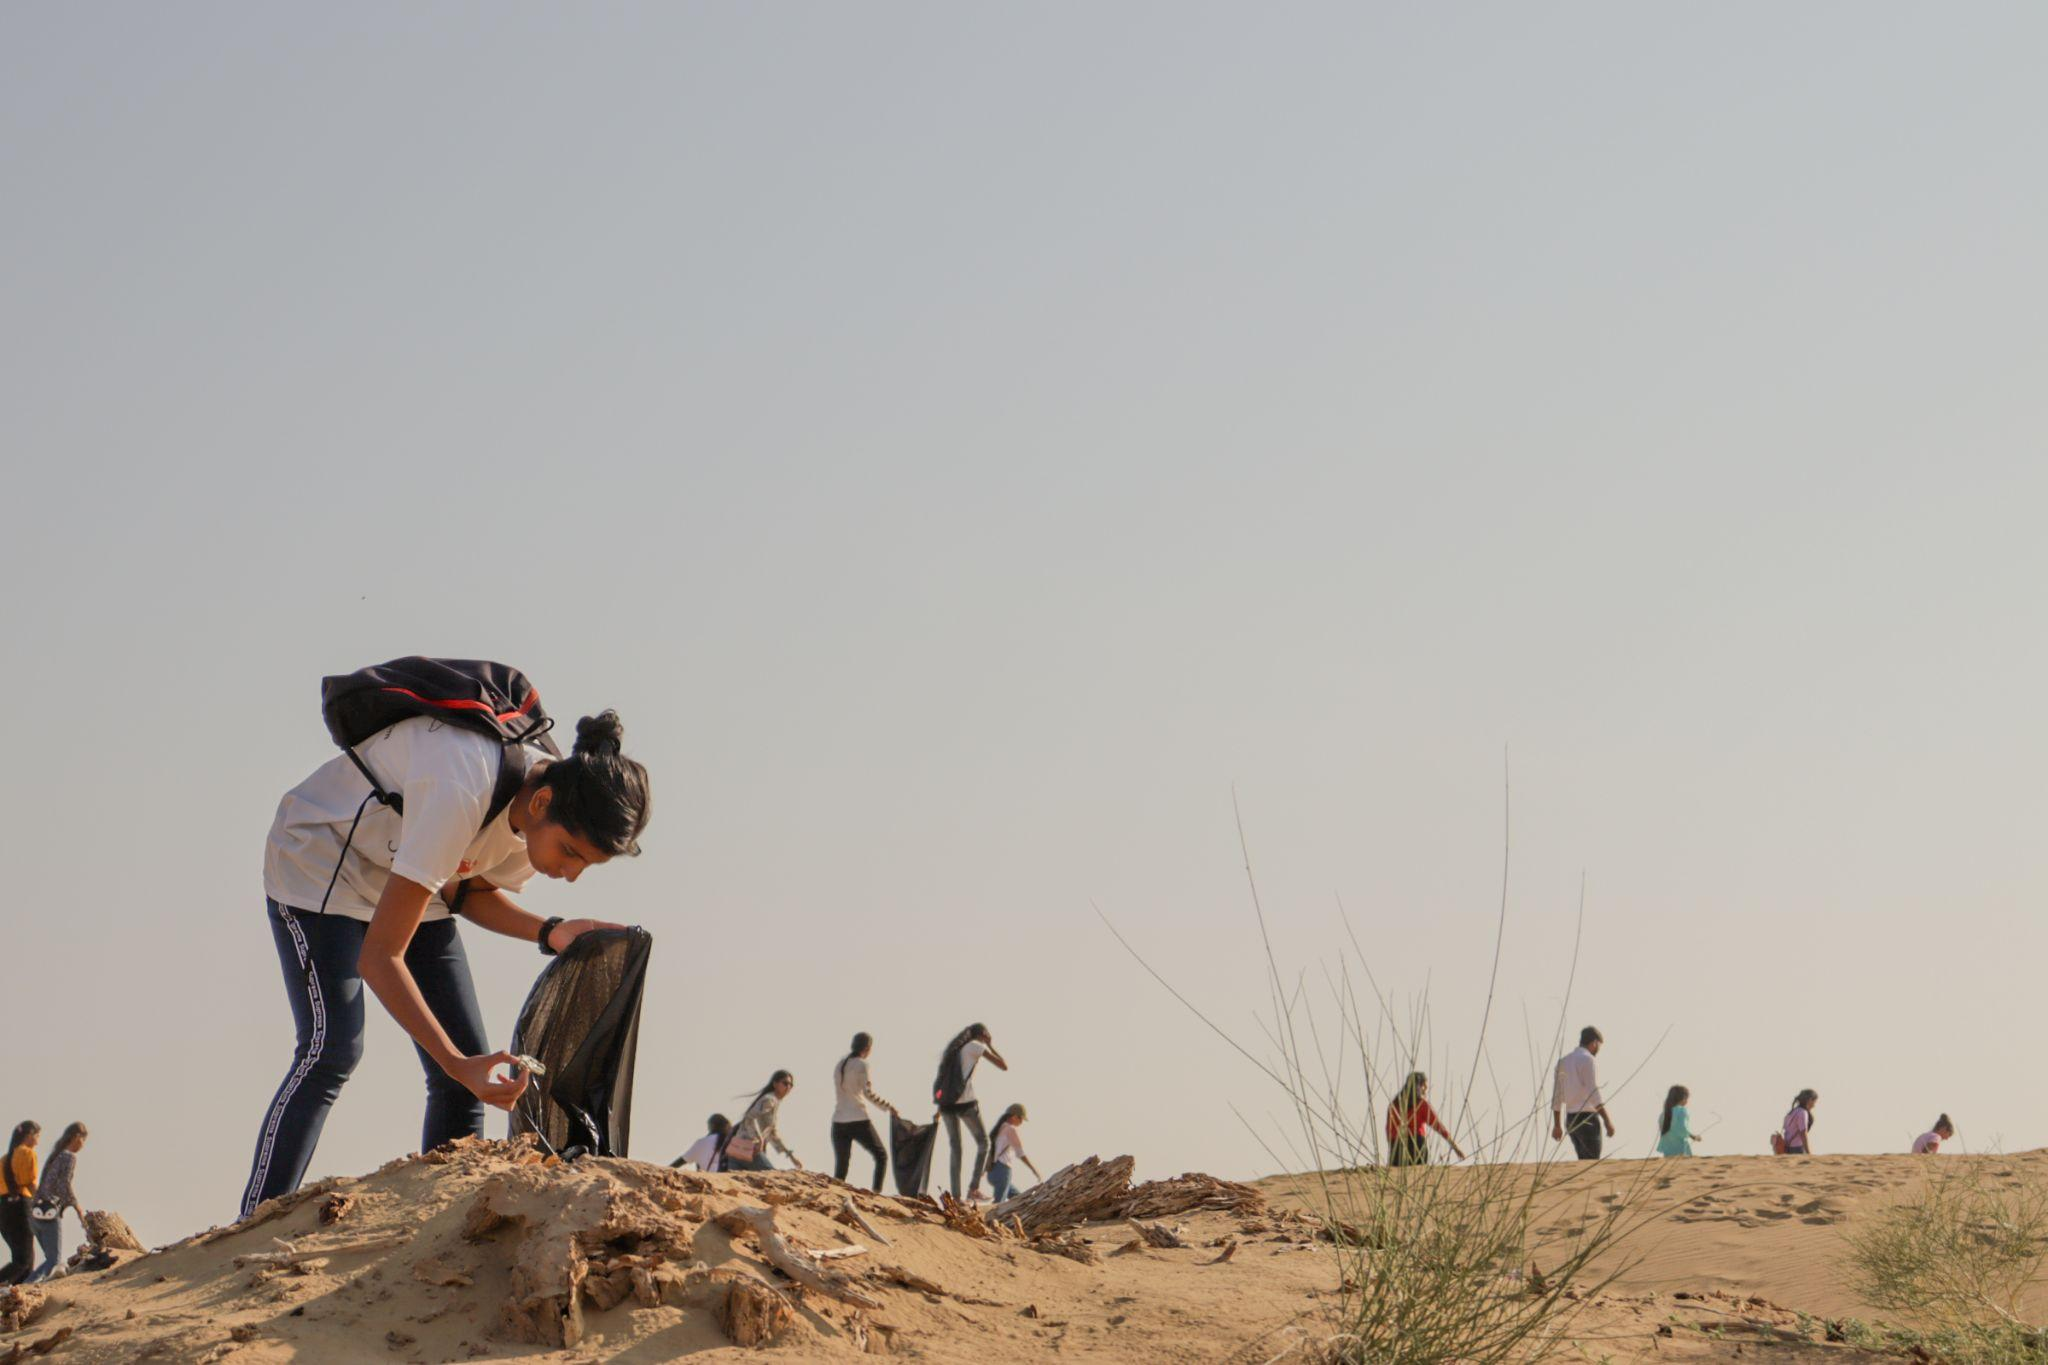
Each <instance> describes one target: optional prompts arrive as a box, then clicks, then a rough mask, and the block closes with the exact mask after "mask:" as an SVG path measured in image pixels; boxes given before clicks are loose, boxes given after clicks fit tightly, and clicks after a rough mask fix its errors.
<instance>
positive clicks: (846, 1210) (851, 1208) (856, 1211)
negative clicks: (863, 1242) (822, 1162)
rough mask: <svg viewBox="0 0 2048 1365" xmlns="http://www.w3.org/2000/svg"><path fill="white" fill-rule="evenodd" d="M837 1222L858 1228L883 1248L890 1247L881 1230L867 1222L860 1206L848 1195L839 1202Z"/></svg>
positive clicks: (866, 1217)
mask: <svg viewBox="0 0 2048 1365" xmlns="http://www.w3.org/2000/svg"><path fill="white" fill-rule="evenodd" d="M839 1221H840V1222H842V1223H846V1224H849V1225H850V1226H853V1227H857V1228H859V1229H860V1230H861V1231H862V1232H865V1233H866V1234H867V1235H868V1236H869V1237H870V1238H872V1239H873V1240H875V1241H877V1242H880V1243H881V1244H882V1245H883V1246H889V1245H891V1243H890V1241H889V1239H888V1238H887V1237H885V1236H883V1235H882V1230H881V1229H880V1228H878V1227H876V1226H875V1225H874V1224H873V1223H871V1222H869V1221H868V1216H867V1215H866V1214H864V1213H862V1212H861V1211H860V1205H858V1204H856V1203H854V1202H853V1196H852V1195H850V1194H849V1195H847V1196H846V1198H844V1199H842V1200H840V1201H839Z"/></svg>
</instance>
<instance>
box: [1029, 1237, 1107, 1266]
mask: <svg viewBox="0 0 2048 1365" xmlns="http://www.w3.org/2000/svg"><path fill="white" fill-rule="evenodd" d="M1031 1249H1032V1250H1033V1251H1037V1252H1042V1253H1044V1254H1045V1255H1047V1256H1064V1257H1066V1258H1067V1259H1068V1260H1070V1261H1079V1262H1080V1263H1081V1264H1082V1265H1094V1264H1096V1263H1097V1262H1099V1261H1100V1260H1101V1259H1102V1256H1101V1255H1100V1253H1098V1252H1097V1251H1096V1250H1095V1248H1094V1247H1092V1246H1090V1245H1089V1244H1088V1242H1087V1240H1086V1239H1085V1238H1083V1237H1081V1236H1080V1235H1079V1234H1077V1233H1072V1232H1061V1233H1046V1234H1044V1235H1042V1236H1040V1237H1037V1238H1035V1239H1033V1241H1032V1243H1031Z"/></svg>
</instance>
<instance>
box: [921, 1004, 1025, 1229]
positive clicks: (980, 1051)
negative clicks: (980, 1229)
mask: <svg viewBox="0 0 2048 1365" xmlns="http://www.w3.org/2000/svg"><path fill="white" fill-rule="evenodd" d="M984 1057H986V1058H988V1059H989V1061H990V1062H991V1063H993V1064H994V1065H995V1066H996V1067H997V1068H999V1069H1000V1070H1003V1071H1008V1070H1009V1069H1010V1064H1009V1063H1008V1062H1006V1061H1004V1060H1003V1056H1002V1054H1001V1053H1000V1052H997V1051H996V1049H995V1040H994V1039H993V1038H992V1037H991V1036H990V1034H989V1031H988V1026H987V1025H985V1024H969V1025H968V1026H967V1027H966V1028H964V1029H961V1030H960V1032H958V1033H956V1034H954V1035H953V1041H952V1042H950V1043H947V1044H946V1050H945V1051H944V1052H942V1053H940V1054H939V1075H938V1079H937V1080H936V1081H934V1082H933V1084H932V1098H933V1099H935V1100H937V1101H938V1103H939V1114H940V1116H941V1117H942V1118H944V1119H945V1121H946V1138H947V1140H948V1141H949V1142H950V1143H951V1144H952V1149H953V1197H954V1198H955V1199H958V1198H959V1197H960V1126H961V1125H962V1124H965V1125H967V1131H968V1132H970V1133H972V1134H973V1135H974V1178H973V1179H972V1180H970V1181H968V1182H967V1185H968V1190H967V1198H968V1200H969V1201H970V1202H972V1201H975V1200H979V1199H981V1198H982V1193H981V1173H982V1171H983V1169H984V1168H986V1167H987V1165H988V1130H987V1129H986V1128H984V1127H983V1126H982V1123H981V1101H979V1100H977V1099H975V1098H974V1068H975V1067H976V1066H978V1065H980V1063H981V1059H982V1058H984Z"/></svg>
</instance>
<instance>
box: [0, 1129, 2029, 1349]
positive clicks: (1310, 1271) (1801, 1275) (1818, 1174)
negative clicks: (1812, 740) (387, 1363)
mask: <svg viewBox="0 0 2048 1365" xmlns="http://www.w3.org/2000/svg"><path fill="white" fill-rule="evenodd" d="M1965 1161H1967V1162H1971V1163H1975V1164H1976V1165H1977V1167H1978V1168H1979V1173H1980V1174H1982V1175H1984V1176H1985V1177H1986V1178H1988V1179H1990V1180H1991V1181H1994V1182H1999V1181H2019V1180H2022V1179H2026V1178H2030V1177H2032V1178H2040V1179H2048V1153H2043V1152H2035V1153H2028V1154H2025V1155H2021V1156H2013V1157H1935V1158H1926V1157H1922V1158H1914V1157H1905V1156H1898V1157H1891V1156H1883V1157H1871V1156H1833V1157H1831V1156H1823V1157H1815V1158H1809V1159H1804V1160H1799V1159H1788V1158H1775V1159H1774V1158H1766V1157H1737V1158H1707V1159H1695V1160H1690V1161H1671V1162H1651V1163H1644V1162H1615V1163H1609V1164H1606V1165H1603V1166H1600V1167H1597V1168H1579V1167H1573V1166H1561V1167H1557V1168H1553V1169H1552V1171H1551V1172H1550V1176H1551V1177H1552V1178H1554V1179H1556V1180H1557V1181H1558V1182H1559V1183H1557V1185H1556V1186H1555V1187H1554V1189H1553V1190H1552V1192H1551V1193H1550V1194H1549V1195H1547V1196H1546V1198H1545V1199H1544V1200H1543V1201H1542V1203H1541V1204H1540V1206H1539V1207H1540V1210H1541V1213H1540V1217H1539V1220H1538V1237H1539V1245H1538V1247H1537V1249H1536V1254H1535V1257H1534V1259H1535V1260H1536V1261H1537V1263H1538V1264H1539V1265H1541V1264H1542V1263H1543V1261H1544V1259H1545V1258H1546V1256H1550V1255H1555V1254H1556V1252H1557V1248H1559V1247H1562V1246H1564V1245H1567V1244H1569V1242H1570V1240H1571V1239H1572V1237H1573V1236H1574V1235H1575V1233H1576V1232H1577V1230H1578V1229H1581V1228H1583V1227H1585V1226H1587V1224H1588V1223H1589V1222H1590V1221H1593V1220H1597V1219H1598V1218H1600V1217H1601V1216H1602V1215H1603V1214H1604V1212H1605V1210H1607V1209H1608V1208H1610V1207H1613V1206H1615V1205H1616V1204H1620V1205H1621V1206H1623V1207H1624V1208H1626V1209H1627V1210H1628V1212H1629V1213H1630V1214H1631V1215H1632V1216H1635V1217H1637V1218H1638V1220H1639V1226H1638V1228H1637V1230H1636V1232H1635V1233H1634V1234H1633V1235H1632V1236H1631V1237H1630V1238H1629V1240H1628V1241H1627V1242H1626V1244H1625V1245H1624V1246H1623V1247H1622V1248H1621V1249H1620V1250H1619V1251H1618V1252H1617V1253H1616V1256H1615V1257H1614V1258H1612V1259H1611V1260H1610V1263H1609V1264H1608V1265H1607V1266H1606V1267H1604V1268H1607V1269H1613V1268H1619V1269H1620V1274H1619V1277H1618V1278H1617V1279H1616V1280H1615V1281H1614V1282H1613V1284H1612V1285H1610V1286H1609V1287H1608V1288H1607V1289H1606V1290H1605V1291H1604V1292H1603V1293H1602V1294H1601V1295H1600V1296H1598V1298H1597V1299H1594V1300H1592V1301H1590V1302H1589V1303H1588V1304H1587V1307H1586V1311H1585V1313H1584V1316H1583V1317H1582V1318H1581V1319H1580V1321H1579V1322H1578V1323H1577V1325H1576V1327H1575V1329H1574V1335H1575V1338H1576V1341H1577V1346H1576V1354H1577V1355H1579V1356H1580V1357H1581V1358H1584V1359H1587V1360H1598V1359H1601V1358H1603V1357H1604V1358H1612V1359H1616V1360H1626V1359H1647V1358H1652V1357H1654V1358H1657V1359H1672V1358H1677V1359H1717V1358H1722V1357H1725V1356H1729V1355H1733V1354H1735V1353H1736V1348H1738V1347H1741V1346H1743V1345H1744V1344H1745V1343H1755V1344H1762V1343H1763V1342H1764V1341H1766V1340H1769V1341H1770V1342H1771V1346H1770V1352H1771V1358H1773V1359H1792V1360H1797V1359H1809V1358H1810V1359H1816V1360H1817V1359H1820V1358H1821V1357H1823V1356H1825V1357H1826V1358H1828V1359H1830V1360H1843V1359H1852V1360H1853V1359H1879V1358H1881V1357H1879V1356H1876V1355H1869V1354H1866V1353H1865V1352H1862V1351H1858V1350H1854V1349H1851V1348H1848V1347H1845V1346H1842V1345H1839V1344H1824V1343H1823V1342H1821V1341H1820V1340H1819V1338H1820V1337H1822V1336H1824V1334H1825V1327H1824V1324H1825V1322H1826V1320H1828V1319H1833V1318H1842V1317H1848V1316H1868V1310H1867V1309H1866V1308H1864V1307H1863V1306H1862V1305H1861V1304H1859V1303H1857V1302H1856V1300H1855V1299H1854V1297H1853V1296H1852V1295H1851V1294H1850V1293H1849V1291H1848V1289H1847V1288H1846V1287H1845V1283H1844V1277H1843V1274H1842V1271H1841V1266H1840V1257H1841V1254H1842V1249H1843V1241H1842V1238H1843V1234H1844V1232H1845V1231H1846V1230H1848V1229H1852V1228H1854V1227H1855V1226H1856V1225H1857V1224H1858V1222H1859V1220H1862V1219H1866V1218H1869V1217H1871V1216H1872V1215H1873V1214H1874V1213H1875V1212H1876V1211H1878V1210H1879V1209H1881V1208H1882V1207H1884V1206H1885V1205H1886V1204H1887V1203H1889V1202H1890V1201H1892V1200H1893V1199H1896V1198H1897V1197H1899V1196H1901V1195H1903V1194H1907V1193H1910V1192H1911V1190H1912V1189H1913V1188H1914V1187H1915V1186H1916V1184H1917V1183H1918V1182H1920V1181H1923V1180H1924V1179H1926V1177H1927V1176H1928V1174H1929V1173H1930V1172H1932V1171H1933V1170H1935V1169H1936V1168H1937V1163H1956V1162H1965ZM1442 1174H1444V1175H1445V1176H1446V1177H1447V1178H1449V1179H1453V1180H1460V1179H1469V1178H1470V1174H1469V1172H1466V1171H1451V1172H1446V1173H1442ZM1359 1178H1374V1177H1355V1176H1354V1177H1343V1178H1342V1179H1359ZM1396 1178H1400V1177H1396ZM1258 1188H1259V1190H1260V1191H1261V1192H1262V1193H1263V1194H1264V1195H1265V1196H1266V1197H1267V1199H1268V1201H1269V1207H1267V1208H1265V1209H1263V1210H1260V1209H1239V1210H1236V1211H1216V1210H1196V1211H1190V1212H1187V1213H1185V1214H1173V1215H1169V1216H1167V1217H1165V1218H1163V1219H1160V1220H1158V1222H1159V1225H1160V1226H1162V1227H1166V1228H1168V1229H1170V1230H1171V1231H1173V1232H1176V1233H1177V1234H1178V1237H1179V1240H1180V1241H1182V1242H1184V1243H1185V1244H1186V1245H1185V1246H1183V1247H1172V1248H1158V1247H1151V1246H1142V1247H1136V1248H1134V1247H1132V1246H1131V1244H1132V1243H1133V1242H1135V1241H1137V1240H1138V1237H1137V1234H1136V1233H1135V1232H1133V1230H1132V1227H1131V1225H1130V1224H1129V1223H1128V1222H1127V1221H1124V1220H1113V1221H1094V1222H1089V1223H1085V1224H1082V1225H1080V1226H1078V1227H1075V1228H1071V1229H1068V1230H1066V1231H1065V1232H1063V1233H1061V1234H1059V1235H1057V1236H1054V1237H1052V1238H1051V1239H1050V1240H1039V1241H1036V1242H1034V1241H1033V1240H1031V1239H1029V1238H1020V1237H1018V1236H1016V1235H1015V1234H1014V1233H1012V1234H1008V1235H1001V1236H989V1235H986V1232H987V1230H986V1229H985V1228H983V1229H979V1230H978V1229H977V1228H976V1226H975V1220H974V1219H972V1218H967V1219H961V1218H957V1217H956V1218H954V1219H952V1220H950V1221H949V1220H948V1219H947V1218H946V1217H945V1216H943V1215H941V1214H940V1213H938V1212H937V1211H935V1210H932V1209H930V1208H929V1207H920V1206H917V1205H913V1204H911V1203H909V1202H908V1201H901V1200H895V1199H888V1198H882V1197H877V1196H870V1195H867V1194H865V1193H860V1192H855V1191H852V1190H850V1189H849V1188H848V1187H846V1186H843V1185H839V1184H836V1183H835V1182H832V1181H830V1180H827V1179H825V1178H824V1177H821V1176H817V1175H808V1174H803V1173H797V1172H775V1173H771V1174H763V1175H734V1176H701V1175H695V1174H688V1173H682V1172H675V1171H670V1170H668V1169H666V1168H664V1167H656V1166H649V1165H646V1164H643V1163H640V1162H631V1161H601V1160H600V1161H584V1162H579V1163H575V1164H573V1165H568V1166H561V1165H548V1164H544V1163H542V1162H541V1161H540V1160H539V1158H538V1156H537V1155H536V1154H535V1153H533V1152H532V1151H531V1149H529V1148H526V1147H523V1146H519V1145H513V1144H505V1143H496V1142H492V1143H476V1144H472V1145H469V1146H466V1147H464V1148H462V1149H461V1150H459V1151H455V1152H443V1153H437V1154H433V1155H430V1156H427V1157H411V1158H406V1159H404V1160H402V1161H398V1162H393V1163H392V1164H390V1165H388V1166H386V1167H385V1168H384V1169H382V1170H380V1171H378V1172H376V1173H374V1174H372V1175H369V1176H365V1177H362V1178H360V1179H354V1180H342V1181H334V1182H325V1183H323V1185H321V1186H318V1187H314V1188H312V1189H310V1190H308V1191H305V1192H302V1197H299V1198H296V1199H294V1200H292V1201H288V1202H287V1201H279V1202H278V1203H277V1204H276V1205H275V1206H274V1207H270V1208H268V1209H266V1210H264V1211H261V1212H260V1213H259V1216H258V1217H257V1218H255V1219H252V1220H249V1221H248V1222H245V1223H243V1224H239V1225H237V1226H236V1227H234V1228H230V1229H220V1230H215V1231H213V1232H210V1233H207V1234H202V1235H200V1236H199V1237H195V1238H190V1239H187V1240H186V1241H184V1242H182V1243H179V1244H177V1245H174V1246H171V1247H167V1248H164V1249H162V1250H159V1251H157V1252H154V1253H151V1254H149V1255H145V1256H140V1257H135V1258H132V1259H128V1260H126V1261H125V1262H124V1263H123V1264H121V1265H119V1266H118V1267H116V1268H114V1269H112V1270H108V1271H103V1272H89V1273H80V1274H75V1275H72V1276H68V1277H66V1278H65V1279H62V1280H59V1281H56V1282H54V1283H53V1284H51V1285H50V1286H49V1287H48V1293H47V1296H46V1298H45V1300H44V1301H43V1302H42V1303H41V1306H40V1308H39V1309H38V1310H37V1311H36V1313H35V1315H34V1317H33V1318H32V1320H31V1321H29V1322H28V1323H27V1324H25V1325H24V1326H22V1327H21V1328H20V1329H19V1330H16V1331H14V1332H11V1333H7V1334H4V1335H0V1361H7V1360H11V1359H13V1358H14V1356H13V1352H14V1351H15V1350H16V1349H18V1348H20V1349H25V1348H28V1347H30V1346H32V1345H34V1344H36V1343H42V1342H48V1341H50V1340H51V1338H53V1337H58V1336H60V1335H61V1337H62V1339H61V1340H59V1341H57V1342H55V1343H54V1345H53V1346H52V1347H51V1348H50V1358H51V1359H52V1360H55V1361H77V1362H81V1363H85V1362H95V1363H96V1362H113V1361H132V1360H157V1361H167V1362H215V1361H225V1360H232V1361H235V1362H237V1365H259V1363H260V1362H270V1361H359V1360H394V1361H399V1360H402V1361H449V1360H454V1361H466V1360H471V1359H477V1358H521V1359H539V1360H559V1361H570V1360H578V1361H580V1360H624V1361H654V1360H668V1359H673V1358H676V1357H679V1356H685V1355H687V1356H690V1357H691V1358H693V1359H694V1358H705V1359H711V1360H723V1359H739V1358H742V1357H743V1356H750V1355H752V1354H753V1352H754V1349H759V1348H758V1347H755V1348H750V1347H748V1346H743V1345H740V1344H736V1342H735V1339H734V1338H735V1336H738V1337H740V1338H742V1339H751V1337H750V1334H758V1333H762V1332H770V1333H773V1339H772V1343H771V1344H769V1345H768V1349H771V1350H773V1351H774V1352H775V1354H776V1355H777V1357H779V1358H784V1359H805V1360H808V1359H820V1360H823V1359H839V1358H844V1357H851V1356H856V1355H866V1354H894V1355H904V1356H912V1357H916V1358H919V1359H924V1360H931V1361H974V1362H977V1363H978V1365H999V1363H1000V1362H1010V1361H1032V1360H1046V1359H1054V1358H1073V1359H1085V1360H1160V1361H1226V1360H1227V1361H1246V1362H1264V1361H1267V1360H1271V1359H1274V1358H1276V1357H1277V1358H1279V1359H1283V1360H1284V1359H1287V1358H1289V1357H1290V1356H1291V1357H1293V1358H1296V1359H1307V1358H1308V1356H1309V1354H1310V1350H1311V1348H1312V1347H1313V1346H1314V1344H1315V1343H1316V1342H1318V1341H1322V1340H1325V1339H1327V1338H1328V1336H1329V1335H1330V1333H1331V1332H1332V1331H1333V1330H1334V1322H1333V1319H1332V1317H1331V1310H1332V1308H1333V1306H1334V1305H1335V1304H1336V1302H1337V1296H1336V1294H1335V1292H1334V1291H1335V1288H1336V1280H1337V1266H1336V1263H1335V1262H1334V1260H1333V1259H1332V1257H1331V1256H1330V1254H1329V1250H1328V1247H1327V1245H1326V1244H1325V1243H1323V1242H1321V1241H1319V1240H1317V1238H1316V1235H1315V1233H1316V1226H1317V1225H1316V1222H1315V1219H1314V1218H1313V1216H1312V1215H1313V1214H1314V1213H1315V1212H1316V1210H1317V1209H1318V1208H1319V1207H1320V1196H1319V1195H1318V1194H1317V1193H1316V1185H1315V1182H1314V1181H1312V1180H1307V1179H1304V1178H1300V1177H1284V1178H1276V1179H1273V1180H1269V1181H1266V1182H1263V1184H1262V1185H1261V1186H1259V1187H1258ZM849 1195H852V1196H853V1197H854V1198H855V1200H856V1207H857V1208H858V1209H859V1210H860V1217H861V1218H865V1219H866V1220H867V1222H868V1224H869V1226H868V1227H867V1228H863V1227H860V1226H857V1225H856V1222H855V1221H854V1220H852V1219H851V1218H849V1217H843V1216H841V1215H842V1210H843V1207H844V1204H845V1201H846V1200H847V1198H848V1196H849ZM748 1207H760V1208H773V1209H774V1219H775V1226H776V1228H777V1229H778V1230H779V1232H780V1233H782V1234H783V1235H785V1236H787V1237H788V1238H789V1239H790V1240H791V1241H792V1242H793V1243H794V1244H795V1245H796V1246H797V1247H798V1248H800V1249H801V1248H808V1249H810V1250H811V1251H828V1252H829V1251H833V1250H840V1251H843V1250H844V1249H846V1248H849V1247H854V1246H859V1247H862V1248H863V1251H861V1252H860V1253H857V1254H854V1255H851V1256H845V1257H842V1258H830V1257H827V1258H826V1259H824V1260H821V1261H820V1262H819V1263H818V1264H819V1265H820V1266H822V1267H823V1268H824V1269H825V1270H826V1271H827V1272H829V1273H831V1274H833V1275H835V1276H838V1277H840V1280H839V1284H840V1287H841V1288H843V1289H845V1290H847V1291H848V1296H847V1298H846V1299H842V1298H838V1297H834V1296H833V1294H832V1293H820V1292H818V1291H816V1290H809V1289H807V1290H803V1291H801V1292H798V1291H795V1290H794V1288H793V1287H792V1286H791V1285H790V1284H789V1282H788V1280H787V1279H785V1278H783V1277H782V1276H781V1275H780V1274H779V1273H778V1272H777V1271H776V1270H775V1269H774V1268H773V1267H771V1266H770V1265H769V1264H768V1263H767V1258H766V1254H765V1251H764V1245H765V1241H764V1238H762V1237H761V1236H760V1235H759V1234H758V1233H757V1232H756V1231H755V1230H753V1229H752V1228H750V1227H749V1225H748V1224H747V1223H746V1222H745V1221H743V1220H742V1219H741V1218H740V1217H739V1214H738V1211H739V1210H742V1209H744V1208H748ZM875 1231H878V1232H880V1233H881V1234H882V1236H884V1237H886V1238H887V1239H888V1243H887V1244H886V1245H884V1244H882V1243H881V1242H880V1241H879V1240H878V1239H877V1238H876V1237H874V1236H873V1235H871V1232H875ZM1226 1248H1228V1249H1229V1250H1230V1254H1229V1255H1228V1256H1227V1257H1225V1256H1224V1251H1225V1249H1226ZM1062 1253H1064V1254H1062ZM295 1258H296V1260H297V1262H298V1263H297V1264H280V1263H281V1262H290V1261H292V1260H294V1259H295ZM1076 1258H1078V1259H1076ZM736 1286H738V1287H737V1288H736ZM764 1290H766V1291H768V1292H764ZM2044 1297H2048V1296H2044ZM849 1300H853V1301H849ZM778 1305H781V1306H778ZM2043 1306H2044V1307H2048V1303H2044V1305H2043ZM736 1314H737V1316H735V1315H736ZM1702 1329H1706V1330H1702ZM1801 1333H1806V1334H1810V1335H1811V1337H1812V1338H1814V1340H1812V1341H1811V1342H1810V1343H1802V1342H1801V1341H1800V1340H1798V1339H1797V1337H1798V1335H1799V1334H1801Z"/></svg>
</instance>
